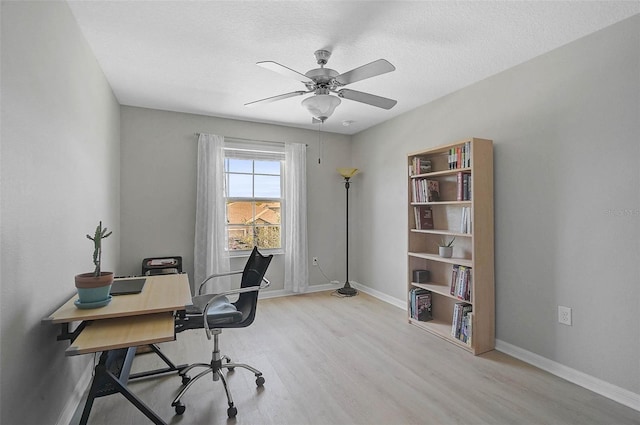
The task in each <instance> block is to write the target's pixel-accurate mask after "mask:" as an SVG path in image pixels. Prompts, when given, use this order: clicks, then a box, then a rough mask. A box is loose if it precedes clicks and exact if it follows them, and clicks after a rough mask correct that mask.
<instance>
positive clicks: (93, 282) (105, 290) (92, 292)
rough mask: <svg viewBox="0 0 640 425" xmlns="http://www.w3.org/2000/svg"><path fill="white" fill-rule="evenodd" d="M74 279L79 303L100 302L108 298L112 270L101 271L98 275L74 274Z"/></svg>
mask: <svg viewBox="0 0 640 425" xmlns="http://www.w3.org/2000/svg"><path fill="white" fill-rule="evenodd" d="M75 281H76V288H77V289H78V298H79V300H80V303H81V304H90V303H100V302H102V301H106V300H108V299H109V292H110V291H111V284H112V283H113V272H101V273H100V276H99V277H94V276H93V273H82V274H78V275H76V276H75Z"/></svg>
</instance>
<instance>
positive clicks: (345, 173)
mask: <svg viewBox="0 0 640 425" xmlns="http://www.w3.org/2000/svg"><path fill="white" fill-rule="evenodd" d="M357 172H358V169H357V168H338V174H340V175H341V176H342V177H344V178H345V179H350V178H351V177H353V176H355V174H356V173H357Z"/></svg>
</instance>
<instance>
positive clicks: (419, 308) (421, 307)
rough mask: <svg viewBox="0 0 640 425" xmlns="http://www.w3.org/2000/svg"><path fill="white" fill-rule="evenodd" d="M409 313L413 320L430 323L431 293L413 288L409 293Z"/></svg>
mask: <svg viewBox="0 0 640 425" xmlns="http://www.w3.org/2000/svg"><path fill="white" fill-rule="evenodd" d="M409 313H410V315H411V318H412V319H415V320H419V321H421V322H428V321H429V320H431V319H432V318H433V317H432V316H431V291H427V290H426V289H422V288H413V289H411V290H410V291H409Z"/></svg>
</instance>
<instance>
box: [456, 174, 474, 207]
mask: <svg viewBox="0 0 640 425" xmlns="http://www.w3.org/2000/svg"><path fill="white" fill-rule="evenodd" d="M457 180H458V192H457V197H456V200H458V201H470V200H471V173H468V172H467V173H465V172H462V171H458V175H457Z"/></svg>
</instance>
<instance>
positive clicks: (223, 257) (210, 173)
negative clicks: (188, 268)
mask: <svg viewBox="0 0 640 425" xmlns="http://www.w3.org/2000/svg"><path fill="white" fill-rule="evenodd" d="M225 208H226V204H225V200H224V137H222V136H216V135H214V134H200V137H199V138H198V169H197V189H196V234H195V246H194V252H193V257H194V258H193V263H194V264H193V266H194V275H195V276H194V290H195V291H197V290H198V287H199V286H200V283H202V281H203V280H204V279H205V278H206V277H207V276H209V275H210V274H213V273H225V272H228V271H229V255H228V253H227V251H226V250H225V246H226V244H227V237H226V231H225V225H226V223H225V220H226V218H225V215H226V214H225ZM216 281H218V282H216V286H215V289H216V291H220V290H224V289H228V288H229V285H230V283H229V279H228V278H219V279H216ZM209 287H211V284H209ZM196 295H197V292H196Z"/></svg>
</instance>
